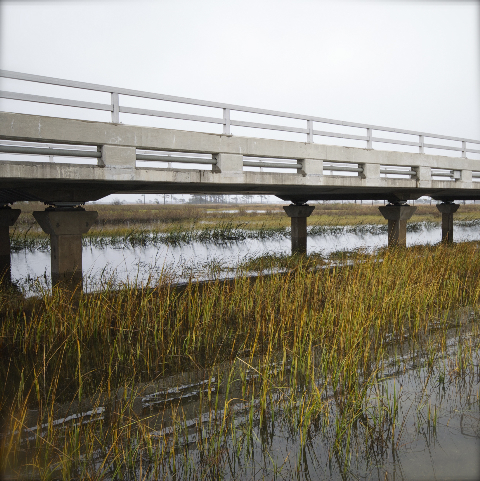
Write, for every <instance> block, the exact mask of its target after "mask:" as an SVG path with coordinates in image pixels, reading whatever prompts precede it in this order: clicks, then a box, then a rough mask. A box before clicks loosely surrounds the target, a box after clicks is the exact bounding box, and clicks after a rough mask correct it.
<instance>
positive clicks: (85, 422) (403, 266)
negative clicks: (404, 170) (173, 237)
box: [0, 243, 480, 479]
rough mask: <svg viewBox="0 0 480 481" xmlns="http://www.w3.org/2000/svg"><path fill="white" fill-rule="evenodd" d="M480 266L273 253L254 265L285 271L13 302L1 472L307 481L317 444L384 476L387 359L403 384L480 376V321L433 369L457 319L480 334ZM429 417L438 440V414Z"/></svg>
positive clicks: (394, 422) (417, 258) (7, 311)
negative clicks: (337, 261) (412, 367)
mask: <svg viewBox="0 0 480 481" xmlns="http://www.w3.org/2000/svg"><path fill="white" fill-rule="evenodd" d="M479 254H480V253H479V250H478V245H477V244H475V243H469V244H459V245H455V246H443V245H440V246H437V247H428V246H427V247H414V248H409V249H408V250H407V249H397V250H390V251H384V252H382V253H381V255H380V254H379V255H367V254H365V253H359V254H358V255H357V256H352V257H351V258H350V259H349V260H350V261H352V262H351V265H350V266H349V267H348V268H346V267H340V266H337V267H332V268H331V269H328V270H327V269H312V267H316V266H318V264H319V263H321V259H318V258H314V259H312V258H308V257H302V256H299V257H295V258H283V257H282V258H278V257H275V256H273V257H272V258H270V259H265V258H264V259H262V260H261V261H259V262H257V264H255V261H254V260H250V261H248V262H247V263H246V265H245V266H244V267H245V268H246V270H249V269H257V268H258V269H265V268H269V267H270V268H272V269H274V268H275V267H277V268H278V267H281V268H287V269H288V271H287V272H286V273H278V274H272V275H269V276H260V277H258V278H250V277H248V276H244V275H241V272H240V275H239V276H238V277H237V278H235V279H234V280H231V281H215V282H211V283H202V284H195V283H191V282H190V283H189V284H188V285H186V286H183V287H174V286H173V285H172V284H170V283H169V282H166V280H165V279H162V278H160V279H159V280H158V285H157V287H156V288H153V289H151V288H141V287H139V286H136V285H123V286H121V288H116V289H115V290H114V289H109V287H108V285H106V286H105V289H104V290H103V291H102V292H96V293H92V294H88V295H87V294H80V295H79V296H78V297H71V295H69V294H68V293H66V292H62V291H61V290H58V289H55V290H54V291H53V293H49V292H45V293H44V295H43V296H42V297H41V298H30V299H27V300H25V299H22V298H20V297H19V296H15V295H14V294H12V293H11V292H7V291H5V292H2V293H1V295H0V313H1V319H2V320H1V325H0V349H1V352H2V359H3V360H4V361H3V362H2V364H1V368H0V385H2V386H4V389H3V390H2V392H1V394H0V414H1V421H2V433H3V434H2V437H1V440H0V473H3V474H4V475H5V476H10V477H16V478H24V477H26V476H32V477H35V478H40V479H52V478H55V479H57V478H64V479H71V478H82V479H83V478H88V479H103V478H108V479H119V478H122V479H170V478H176V479H200V478H202V477H207V478H211V479H217V478H223V477H230V478H231V479H237V476H238V477H239V478H241V477H243V478H245V479H250V478H251V474H252V473H254V472H256V470H257V469H267V468H268V469H267V471H263V472H264V476H266V477H267V478H268V479H271V478H272V477H275V476H280V475H284V473H285V472H287V473H296V474H297V475H298V477H300V478H303V477H306V478H307V479H308V476H307V475H305V470H306V469H307V468H309V466H310V469H311V466H312V463H313V464H315V461H314V457H315V456H314V455H313V453H310V454H309V453H308V449H309V446H311V443H312V439H313V438H315V436H317V435H320V434H321V435H322V436H324V437H325V439H326V441H325V442H326V443H327V444H326V446H327V448H326V449H327V451H326V452H327V453H328V459H329V460H328V463H329V466H330V468H329V469H334V470H337V473H338V474H339V476H340V477H341V478H343V479H346V478H348V477H349V475H350V474H351V473H352V472H353V471H352V469H353V468H352V466H353V465H354V464H355V459H357V458H358V457H360V458H362V459H367V458H368V459H370V460H371V463H372V466H373V465H378V463H379V462H380V461H379V459H383V458H382V456H383V457H384V456H387V457H388V456H389V455H391V453H392V452H394V451H395V449H397V448H398V446H401V445H402V442H401V440H402V436H405V433H404V426H402V424H401V422H400V420H399V419H400V418H399V414H398V413H399V411H398V409H399V408H398V403H399V399H400V398H399V394H398V393H397V392H396V391H393V393H392V392H385V389H386V385H385V384H384V383H383V381H382V376H383V373H384V371H385V369H387V368H388V369H392V367H391V366H390V367H389V366H388V365H387V364H386V360H387V359H391V358H392V355H394V359H395V363H394V367H393V368H394V369H395V370H397V371H400V370H401V369H402V368H403V369H405V366H406V365H407V363H411V362H412V359H414V361H415V362H416V366H418V367H419V368H422V369H423V368H425V369H426V372H427V373H428V379H430V378H432V379H434V378H435V379H437V380H438V382H440V381H442V382H443V383H445V379H446V378H449V379H453V378H455V379H456V378H457V377H458V378H463V379H466V376H467V375H468V376H470V375H472V372H473V373H475V372H476V374H475V376H478V375H479V373H478V368H476V367H475V366H476V364H475V363H476V362H477V361H476V359H477V356H478V347H479V345H478V332H477V331H478V329H477V327H475V326H477V324H476V322H474V324H473V325H474V331H473V334H472V335H469V337H468V338H466V341H465V342H462V343H459V344H458V352H457V353H456V355H455V357H454V359H453V360H452V361H448V362H450V363H451V365H450V367H449V368H448V369H445V368H444V369H443V371H441V370H438V369H437V368H438V362H437V361H439V360H441V359H442V353H444V354H446V353H447V351H448V346H449V344H448V337H447V331H448V329H450V328H452V326H453V327H455V326H458V325H460V324H461V323H460V321H459V317H458V312H459V309H461V308H467V307H468V309H469V310H468V312H469V315H468V316H469V317H468V320H469V322H470V321H471V320H472V319H476V316H477V311H478V308H479V296H480V255H479ZM459 323H460V324H459ZM432 333H435V335H434V336H433V337H432V335H431V334H432ZM402 343H403V344H402ZM401 346H404V347H403V348H402V347H401ZM397 349H406V351H405V350H404V351H402V352H400V351H398V352H397ZM407 351H408V352H409V353H410V354H409V355H408V356H406V357H405V355H406V352H407ZM445 362H446V361H444V367H445ZM472 369H473V371H472ZM475 369H477V371H475ZM189 372H190V373H191V372H196V373H200V374H198V376H197V375H187V374H181V373H189ZM442 372H443V380H442V379H441V375H442ZM182 376H183V377H182ZM195 376H197V377H195ZM452 376H453V378H452ZM428 379H427V381H428ZM387 391H388V387H387ZM477 399H478V391H477ZM422 402H423V401H420V402H419V404H418V405H419V406H421V405H422ZM332 403H333V404H334V409H333V408H332ZM418 412H419V413H424V410H423V407H422V410H419V411H418ZM422 416H423V414H422ZM426 416H427V417H426V418H425V419H427V418H428V426H429V428H430V427H432V429H433V425H434V424H433V423H434V422H436V421H435V419H436V411H435V408H434V407H433V406H432V411H430V405H429V411H428V415H426ZM422 419H423V418H419V421H418V422H419V425H423V424H424V422H423V420H422ZM27 428H28V429H27ZM275 430H280V431H282V433H283V434H284V436H286V438H291V439H292V440H293V439H294V440H296V441H295V442H296V444H295V445H294V447H292V446H290V448H289V449H290V451H291V454H289V455H287V458H284V456H285V453H284V454H283V458H281V459H280V458H278V457H277V456H276V455H275V453H274V452H273V451H272V449H273V448H272V441H271V439H273V436H274V431H275ZM316 433H317V434H316ZM360 438H361V439H362V443H360V444H359V441H358V440H359V439H360ZM269 439H270V441H269ZM258 446H261V448H259V447H258ZM265 446H270V448H268V449H267V448H266V447H265ZM362 446H363V447H362ZM259 449H260V451H259ZM259 453H260V456H261V458H260V459H258V456H259ZM385 453H386V454H385ZM389 453H390V454H389ZM255 456H257V457H255ZM282 459H283V461H282ZM369 462H370V461H369ZM320 464H321V463H320ZM258 466H260V468H258ZM262 466H263V468H262ZM265 466H266V467H267V468H265ZM332 466H334V467H333V468H332ZM322 469H323V468H322ZM274 474H275V475H274ZM324 474H325V473H324ZM327 475H328V472H327ZM286 476H287V478H288V477H289V475H288V474H287V475H286Z"/></svg>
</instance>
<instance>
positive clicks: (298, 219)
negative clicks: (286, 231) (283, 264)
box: [283, 204, 315, 254]
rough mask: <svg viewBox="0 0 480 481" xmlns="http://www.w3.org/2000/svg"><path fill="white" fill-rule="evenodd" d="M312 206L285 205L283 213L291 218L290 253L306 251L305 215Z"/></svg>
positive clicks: (312, 208)
mask: <svg viewBox="0 0 480 481" xmlns="http://www.w3.org/2000/svg"><path fill="white" fill-rule="evenodd" d="M314 209H315V207H314V206H310V205H306V204H303V205H295V204H291V205H286V206H284V207H283V210H284V211H285V213H286V214H287V215H288V217H290V219H291V225H292V234H291V235H292V254H306V253H307V217H310V215H311V214H312V212H313V210H314Z"/></svg>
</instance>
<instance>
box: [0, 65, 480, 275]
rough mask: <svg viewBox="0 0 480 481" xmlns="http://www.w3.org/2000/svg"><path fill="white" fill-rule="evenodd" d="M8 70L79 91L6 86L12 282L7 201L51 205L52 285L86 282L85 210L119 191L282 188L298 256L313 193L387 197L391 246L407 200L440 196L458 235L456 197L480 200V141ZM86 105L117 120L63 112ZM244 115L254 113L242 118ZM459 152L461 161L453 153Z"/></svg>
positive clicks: (2, 216)
mask: <svg viewBox="0 0 480 481" xmlns="http://www.w3.org/2000/svg"><path fill="white" fill-rule="evenodd" d="M0 76H1V77H3V78H4V79H8V81H10V82H13V81H16V82H17V83H18V86H20V88H21V84H22V85H28V86H30V87H31V86H32V85H33V87H38V86H39V84H47V85H48V86H49V88H52V89H53V88H58V89H60V88H61V89H63V90H61V92H62V94H64V92H65V90H69V92H70V93H69V95H70V98H65V97H62V98H59V97H56V96H42V95H36V94H31V93H19V92H6V91H3V92H1V93H0V97H1V98H3V99H4V100H3V102H5V105H6V106H7V108H3V109H2V110H11V111H12V112H6V111H2V112H0V139H1V145H0V158H1V159H2V160H1V174H0V204H1V205H2V206H3V207H2V208H1V209H0V230H1V233H0V262H1V265H0V268H1V269H2V271H3V272H7V277H8V276H9V273H8V272H9V270H10V241H9V226H12V225H13V224H14V223H15V221H16V219H17V218H18V215H19V214H20V210H18V209H11V208H9V204H11V203H14V202H16V201H21V200H26V201H28V200H36V201H42V202H45V203H46V204H48V205H49V207H47V208H46V209H45V211H42V212H35V213H34V216H35V218H36V220H37V221H38V223H39V224H40V226H41V228H42V229H43V230H44V231H45V232H46V233H47V234H49V235H50V239H51V247H52V254H51V259H52V281H53V283H57V282H59V281H66V280H71V281H72V282H74V283H78V282H81V272H82V246H81V236H82V234H84V233H86V232H87V231H88V229H89V228H90V227H91V225H92V224H93V223H94V221H95V219H96V217H97V213H96V212H92V211H85V210H84V209H83V208H82V207H81V206H82V205H83V204H84V203H86V202H89V201H94V200H97V199H100V198H102V197H105V196H106V195H109V194H113V193H119V194H121V193H125V194H126V193H139V194H146V193H155V194H160V193H179V194H195V193H212V194H213V193H218V194H270V195H275V196H277V197H279V198H281V199H283V200H286V201H289V202H291V205H289V206H285V212H286V214H287V215H288V216H289V217H290V218H291V226H292V231H291V236H292V251H297V252H305V251H306V242H307V241H306V239H307V230H306V227H307V221H306V219H307V217H308V216H309V215H310V214H311V213H312V211H313V209H314V207H313V206H309V205H308V204H307V202H308V201H310V200H340V199H345V200H353V199H358V200H362V199H370V200H387V201H388V202H389V204H388V205H386V206H382V207H380V212H381V214H382V215H383V216H384V217H385V218H386V219H388V226H389V227H388V229H389V234H388V236H389V237H388V240H389V245H393V244H397V245H405V244H406V222H407V220H408V219H409V218H410V217H411V216H412V215H413V213H414V211H415V207H412V206H409V205H408V204H407V202H408V201H409V200H414V199H418V198H419V197H421V196H430V197H432V198H433V199H435V200H439V201H442V203H441V204H439V205H438V209H439V210H440V212H441V213H442V238H443V239H444V240H447V241H450V242H451V241H452V240H453V214H454V213H455V212H456V210H457V209H458V205H457V204H454V201H455V200H457V199H477V198H480V183H477V182H478V181H479V180H480V160H476V159H471V158H467V154H473V155H474V156H475V155H477V156H478V154H480V147H478V145H480V141H479V140H471V139H463V138H457V137H450V136H442V135H436V134H428V133H423V132H414V131H408V130H403V129H394V128H387V127H381V126H375V125H366V124H358V123H349V122H343V121H336V120H331V119H324V118H321V117H313V116H307V115H297V114H290V113H285V112H277V111H272V110H262V109H258V108H250V107H241V106H237V105H229V104H222V103H218V102H206V101H200V100H194V99H188V98H181V97H172V96H167V95H160V94H154V93H148V92H140V91H135V90H128V89H121V88H115V87H107V86H102V85H95V84H87V83H83V82H73V81H68V80H61V79H53V78H48V77H41V76H36V75H28V74H21V73H16V72H9V71H0ZM66 88H68V89H66ZM78 92H81V93H85V92H87V93H93V94H95V95H97V96H99V95H103V96H104V97H105V96H107V98H108V100H107V101H104V102H103V103H102V102H98V101H95V102H92V101H86V100H78V97H79V93H78ZM75 97H76V98H77V99H75ZM97 98H98V97H97ZM145 100H148V101H149V102H151V103H152V107H158V105H160V106H163V105H164V104H165V103H168V104H169V105H171V104H172V103H173V104H175V105H177V104H183V106H188V107H189V108H190V109H192V110H193V111H194V113H188V114H186V113H182V112H179V111H177V112H173V111H164V110H160V109H156V110H155V109H153V108H148V109H147V108H143V107H139V106H131V105H132V102H134V101H137V102H143V101H145ZM25 102H28V104H27V105H30V106H31V105H32V103H33V104H34V105H35V104H38V103H41V104H44V105H48V106H49V107H48V108H58V109H60V113H58V111H56V112H55V113H54V114H53V115H55V116H51V117H47V116H45V115H37V114H35V110H30V111H29V113H14V111H15V110H17V111H18V110H19V109H24V106H25ZM62 109H64V110H62ZM65 109H67V111H66V110H65ZM79 109H80V110H79ZM85 109H88V110H89V111H92V110H93V111H97V112H100V113H101V114H105V113H106V112H110V113H111V122H105V121H98V120H95V121H86V120H78V119H75V118H73V119H72V118H61V116H62V115H63V116H66V117H68V116H70V117H71V116H72V111H74V113H73V115H74V116H75V115H76V116H77V117H78V116H79V115H83V112H85ZM195 109H197V110H195ZM199 110H200V113H201V115H199ZM75 112H77V113H75ZM78 112H82V114H79V113H78ZM218 113H220V115H218ZM120 115H121V116H122V118H121V117H120ZM133 115H136V116H137V117H136V119H137V121H138V119H141V118H142V119H143V118H145V116H146V117H148V118H157V119H170V121H171V122H178V121H183V122H185V123H187V124H189V125H190V126H187V127H186V128H187V129H188V128H192V127H191V124H192V123H198V122H200V123H201V124H202V125H207V126H208V127H206V128H207V129H211V130H213V129H215V128H220V127H221V128H222V130H223V131H222V133H205V132H197V131H192V130H179V129H175V130H174V129H171V128H169V129H166V128H158V127H156V128H154V127H141V126H134V125H127V124H122V123H120V120H126V121H128V122H131V121H132V122H134V120H132V119H131V117H132V116H133ZM138 116H142V117H138ZM246 116H248V120H240V119H241V118H246ZM237 117H238V118H237ZM272 117H275V118H277V120H276V122H279V123H276V124H270V123H266V122H265V118H272ZM325 124H329V125H334V126H335V128H336V129H337V130H336V131H325V130H319V128H320V127H321V126H322V125H325ZM183 125H184V124H183ZM232 127H234V128H237V129H239V131H240V132H241V133H242V134H243V133H246V134H247V135H248V133H249V132H250V131H251V130H252V129H255V130H256V131H257V132H258V131H259V130H258V129H261V131H265V130H267V131H269V132H281V133H282V134H284V135H291V136H292V135H293V136H297V138H296V140H274V139H266V138H257V137H248V136H245V135H244V136H233V135H232V133H231V129H232ZM242 129H243V130H242ZM245 131H248V132H245ZM375 132H388V133H389V135H390V137H391V138H386V137H377V136H376V135H374V133H375ZM319 137H330V138H335V139H342V140H338V142H345V141H348V142H351V143H356V145H357V146H356V147H355V146H353V147H346V146H339V145H324V144H319V143H315V142H314V140H315V139H318V138H319ZM429 139H433V140H429ZM379 143H383V144H392V145H395V146H400V148H403V149H405V150H412V148H415V149H418V152H416V153H413V152H398V151H380V150H374V149H373V145H374V144H375V145H378V144H379ZM474 147H477V148H474ZM439 152H442V154H443V155H439ZM451 152H456V153H457V155H461V157H452V156H446V155H445V153H451ZM32 156H33V157H32ZM14 159H15V160H14ZM60 159H68V161H67V162H65V161H64V160H60Z"/></svg>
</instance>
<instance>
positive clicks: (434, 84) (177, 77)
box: [0, 0, 480, 139]
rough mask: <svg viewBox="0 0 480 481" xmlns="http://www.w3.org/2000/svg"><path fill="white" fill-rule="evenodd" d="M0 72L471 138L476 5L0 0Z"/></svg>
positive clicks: (476, 114) (479, 109)
mask: <svg viewBox="0 0 480 481" xmlns="http://www.w3.org/2000/svg"><path fill="white" fill-rule="evenodd" d="M0 8H1V37H0V39H1V51H0V53H1V57H0V61H1V67H2V68H3V69H8V70H16V71H20V72H27V73H33V74H40V75H47V76H52V77H61V78H67V79H74V80H83V81H89V82H95V83H104V84H107V85H115V86H121V87H129V88H135V89H141V90H147V91H153V92H159V93H164V94H171V95H180V96H186V97H193V98H199V99H205V100H216V101H223V102H228V103H236V104H241V105H248V106H256V107H263V108H271V109H275V110H283V111H290V112H295V113H301V114H312V115H317V116H322V117H329V118H334V119H340V120H349V121H356V122H367V123H373V124H377V125H386V126H391V127H399V128H407V129H412V130H423V131H427V132H433V133H440V134H447V135H455V136H464V137H468V138H476V139H478V138H480V94H479V86H480V78H479V74H480V65H479V54H480V52H479V19H480V15H479V6H478V3H477V2H440V1H430V2H426V1H423V2H421V1H420V2H419V1H417V2H413V1H401V2H395V1H387V0H384V1H364V0H351V1H348V0H335V1H329V0H295V1H285V0H254V1H251V0H241V1H236V0H231V1H227V0H202V1H194V0H160V1H146V0H143V1H142V0H136V1H135V2H127V1H124V2H122V1H113V0H110V1H95V2H94V1H82V2H75V1H59V0H58V1H50V2H45V1H41V2H40V1H36V2H35V1H30V2H28V1H2V2H1V3H0Z"/></svg>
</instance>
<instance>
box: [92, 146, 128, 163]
mask: <svg viewBox="0 0 480 481" xmlns="http://www.w3.org/2000/svg"><path fill="white" fill-rule="evenodd" d="M98 151H99V152H101V153H102V156H101V157H100V158H99V159H98V166H99V167H117V168H121V167H123V168H135V166H136V163H137V149H136V148H135V147H123V146H120V145H102V146H101V147H98Z"/></svg>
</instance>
